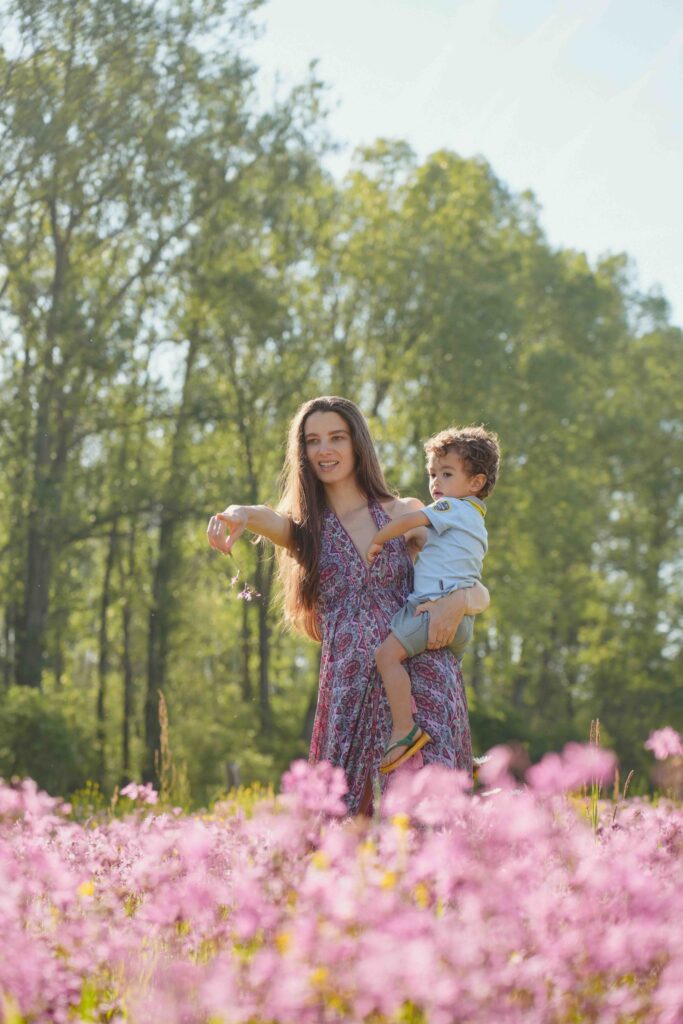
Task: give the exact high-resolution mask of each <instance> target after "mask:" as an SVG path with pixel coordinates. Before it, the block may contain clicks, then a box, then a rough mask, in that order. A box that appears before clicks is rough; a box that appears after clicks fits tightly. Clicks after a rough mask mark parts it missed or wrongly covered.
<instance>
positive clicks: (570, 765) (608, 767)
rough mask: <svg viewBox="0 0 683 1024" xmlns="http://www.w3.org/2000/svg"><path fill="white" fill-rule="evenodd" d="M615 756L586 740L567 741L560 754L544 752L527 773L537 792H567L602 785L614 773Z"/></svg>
mask: <svg viewBox="0 0 683 1024" xmlns="http://www.w3.org/2000/svg"><path fill="white" fill-rule="evenodd" d="M615 767H616V757H615V755H614V752H613V751H611V750H603V749H602V748H601V747H596V746H593V745H592V744H588V743H568V744H567V745H566V747H565V748H564V750H563V751H562V754H561V755H560V754H546V755H545V757H544V758H543V759H542V760H541V761H539V763H538V764H535V765H533V766H532V767H531V768H530V769H529V771H528V772H527V773H526V778H527V782H528V783H529V785H530V786H531V787H532V789H534V790H535V791H536V792H537V793H546V794H552V793H568V792H572V791H574V790H576V789H580V788H581V786H585V785H591V784H592V783H597V784H598V785H603V784H604V783H606V782H609V780H610V779H611V778H612V776H613V775H614V769H615Z"/></svg>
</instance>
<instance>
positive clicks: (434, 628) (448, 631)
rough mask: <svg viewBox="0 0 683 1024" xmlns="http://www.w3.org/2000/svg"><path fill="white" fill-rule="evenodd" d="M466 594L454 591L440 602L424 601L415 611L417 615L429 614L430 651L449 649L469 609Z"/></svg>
mask: <svg viewBox="0 0 683 1024" xmlns="http://www.w3.org/2000/svg"><path fill="white" fill-rule="evenodd" d="M465 594H466V591H464V590H454V591H452V592H451V593H450V594H446V596H445V597H440V598H439V599H438V601H424V602H423V603H422V604H419V605H418V606H417V608H416V609H415V613H416V614H421V613H422V612H429V643H428V644H427V649H428V650H430V651H434V650H436V649H437V648H439V647H448V645H449V644H450V643H451V641H452V640H453V637H454V636H455V634H456V632H457V629H458V626H459V625H460V623H461V622H462V620H463V616H464V615H465V611H466V609H467V598H466V597H465Z"/></svg>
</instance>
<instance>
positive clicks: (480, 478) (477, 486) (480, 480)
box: [470, 473, 487, 494]
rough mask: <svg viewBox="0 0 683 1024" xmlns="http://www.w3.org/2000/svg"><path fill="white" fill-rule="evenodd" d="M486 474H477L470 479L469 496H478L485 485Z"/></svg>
mask: <svg viewBox="0 0 683 1024" xmlns="http://www.w3.org/2000/svg"><path fill="white" fill-rule="evenodd" d="M486 479H487V478H486V473H477V474H476V476H471V477H470V494H479V491H480V490H481V489H482V487H483V486H484V485H485V484H486Z"/></svg>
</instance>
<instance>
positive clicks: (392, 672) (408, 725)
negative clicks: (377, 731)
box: [375, 633, 419, 765]
mask: <svg viewBox="0 0 683 1024" xmlns="http://www.w3.org/2000/svg"><path fill="white" fill-rule="evenodd" d="M407 657H408V652H407V651H406V649H405V647H404V646H403V644H401V643H400V642H399V641H398V640H397V639H396V637H395V636H394V634H393V633H390V634H389V636H388V637H387V638H386V640H385V641H384V643H383V644H382V646H381V647H379V648H378V649H377V651H376V652H375V661H376V663H377V668H378V669H379V674H380V675H381V677H382V682H383V684H384V689H385V692H386V695H387V700H388V701H389V710H390V711H391V737H390V739H389V743H388V744H387V745H388V746H391V744H392V743H396V741H397V740H400V739H403V737H404V736H407V734H408V733H409V732H410V730H411V729H412V728H413V726H414V725H415V719H414V718H413V710H412V694H411V690H410V676H409V675H408V673H407V671H406V670H405V668H404V667H403V664H402V663H403V662H404V661H405V660H406V658H407ZM417 735H419V731H418V733H417ZM401 754H402V751H401V748H400V747H399V748H398V749H397V750H392V752H391V753H390V754H389V755H388V757H385V758H383V759H382V765H387V764H391V763H392V761H395V760H397V758H399V757H400V756H401Z"/></svg>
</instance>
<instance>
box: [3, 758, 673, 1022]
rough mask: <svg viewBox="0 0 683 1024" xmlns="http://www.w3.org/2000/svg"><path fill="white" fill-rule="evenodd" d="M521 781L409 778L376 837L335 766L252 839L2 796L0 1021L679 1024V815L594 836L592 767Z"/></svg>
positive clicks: (626, 813)
mask: <svg viewBox="0 0 683 1024" xmlns="http://www.w3.org/2000/svg"><path fill="white" fill-rule="evenodd" d="M508 768H509V764H508V763H507V762H506V755H505V751H504V750H502V748H497V749H496V750H495V751H493V752H492V756H491V758H490V760H489V761H487V763H486V765H485V766H484V768H483V769H482V775H483V783H484V788H480V789H479V790H477V791H473V790H472V787H471V783H470V780H469V778H468V777H467V776H466V775H465V774H464V773H460V772H456V771H449V770H446V769H444V768H439V767H431V768H425V769H424V770H423V771H420V772H416V773H400V772H398V773H396V776H394V777H392V781H391V784H390V786H389V787H388V789H387V791H386V792H385V794H384V796H383V798H382V806H381V813H378V814H377V815H376V817H375V818H374V819H373V820H369V819H350V818H348V817H347V816H346V815H345V804H344V799H343V798H344V794H345V781H344V776H343V773H342V772H341V770H340V769H337V768H333V767H331V766H330V765H329V764H325V763H323V764H318V765H315V766H313V765H307V764H305V763H303V762H297V763H295V764H294V765H292V767H291V769H290V771H289V772H288V773H287V775H286V776H285V779H284V780H283V789H284V793H283V795H281V796H280V797H278V798H276V799H264V800H262V801H261V802H259V803H258V804H257V805H256V807H255V810H254V813H253V814H252V815H251V816H249V817H248V816H246V815H245V813H244V812H242V811H241V810H240V809H239V807H236V806H235V805H233V807H232V810H231V813H228V809H229V805H228V803H225V802H224V803H223V804H221V805H219V808H218V811H220V813H216V812H214V813H204V814H195V815H176V814H174V813H169V812H167V811H166V810H165V809H163V808H162V807H160V806H159V805H156V806H146V807H145V808H144V809H142V808H141V809H140V810H139V811H137V812H136V813H134V814H131V815H129V816H128V817H126V818H122V819H119V818H113V819H110V820H93V821H91V822H87V823H85V824H83V823H79V822H76V821H73V820H71V819H70V818H69V816H68V813H67V809H66V808H65V807H64V806H63V805H61V804H60V803H59V802H58V801H55V800H53V799H52V798H50V797H48V796H46V795H45V794H43V793H40V792H39V791H38V790H37V788H36V787H35V785H34V784H33V783H32V782H30V781H25V782H23V783H19V784H14V785H12V786H7V785H0V1020H2V1021H3V1022H4V1024H7V1022H8V1021H12V1022H16V1021H24V1022H28V1021H30V1022H32V1024H43V1022H48V1021H49V1022H58V1024H61V1022H64V1024H66V1022H67V1021H74V1020H75V1021H79V1020H102V1021H104V1020H108V1021H112V1022H114V1024H121V1022H123V1021H127V1022H133V1024H209V1022H210V1024H262V1022H264V1024H265V1022H268V1024H280V1022H282V1024H327V1022H330V1024H332V1022H342V1021H344V1022H348V1021H351V1022H361V1021H364V1022H368V1024H370V1022H372V1024H389V1022H399V1021H404V1022H414V1024H417V1022H424V1024H426V1022H429V1024H459V1022H462V1024H464V1022H467V1024H492V1022H496V1024H522V1022H524V1024H566V1022H569V1021H573V1022H589V1021H590V1022H599V1024H627V1022H634V1024H635V1022H648V1024H650V1022H652V1024H679V1022H681V1021H683V808H681V806H680V805H679V804H677V803H675V802H673V801H672V800H669V799H665V798H661V799H659V800H656V801H649V800H646V799H644V798H632V799H630V800H624V801H622V802H621V803H620V805H619V806H615V805H614V804H613V803H608V802H607V801H601V802H600V805H599V808H598V810H599V813H598V815H597V820H596V821H594V822H593V825H592V824H591V818H590V815H589V814H588V807H587V805H588V803H589V802H590V797H589V796H587V795H585V796H582V795H581V792H580V790H581V787H584V792H585V787H589V789H590V787H591V786H592V785H594V784H595V783H596V782H597V781H598V780H600V781H602V782H605V783H606V782H607V781H608V780H609V777H610V773H611V772H612V771H613V769H614V758H613V757H612V755H610V754H608V753H605V752H604V751H600V750H596V748H595V747H594V746H593V747H580V746H577V745H571V746H568V747H567V748H565V750H564V751H563V752H562V754H559V755H548V756H547V757H546V758H544V759H543V760H542V761H541V762H540V764H538V765H536V766H534V767H533V768H532V769H530V770H529V771H528V773H527V775H526V778H525V779H524V781H521V782H520V781H519V780H515V779H514V778H513V777H512V775H510V774H509V772H508ZM569 790H574V791H575V792H574V793H570V792H568V791H569ZM576 790H579V792H578V793H577V792H576ZM138 795H139V794H138ZM139 803H140V804H142V803H144V796H143V797H142V800H141V801H139ZM615 812H616V813H615ZM594 825H596V827H594ZM3 1014H4V1017H3Z"/></svg>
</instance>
